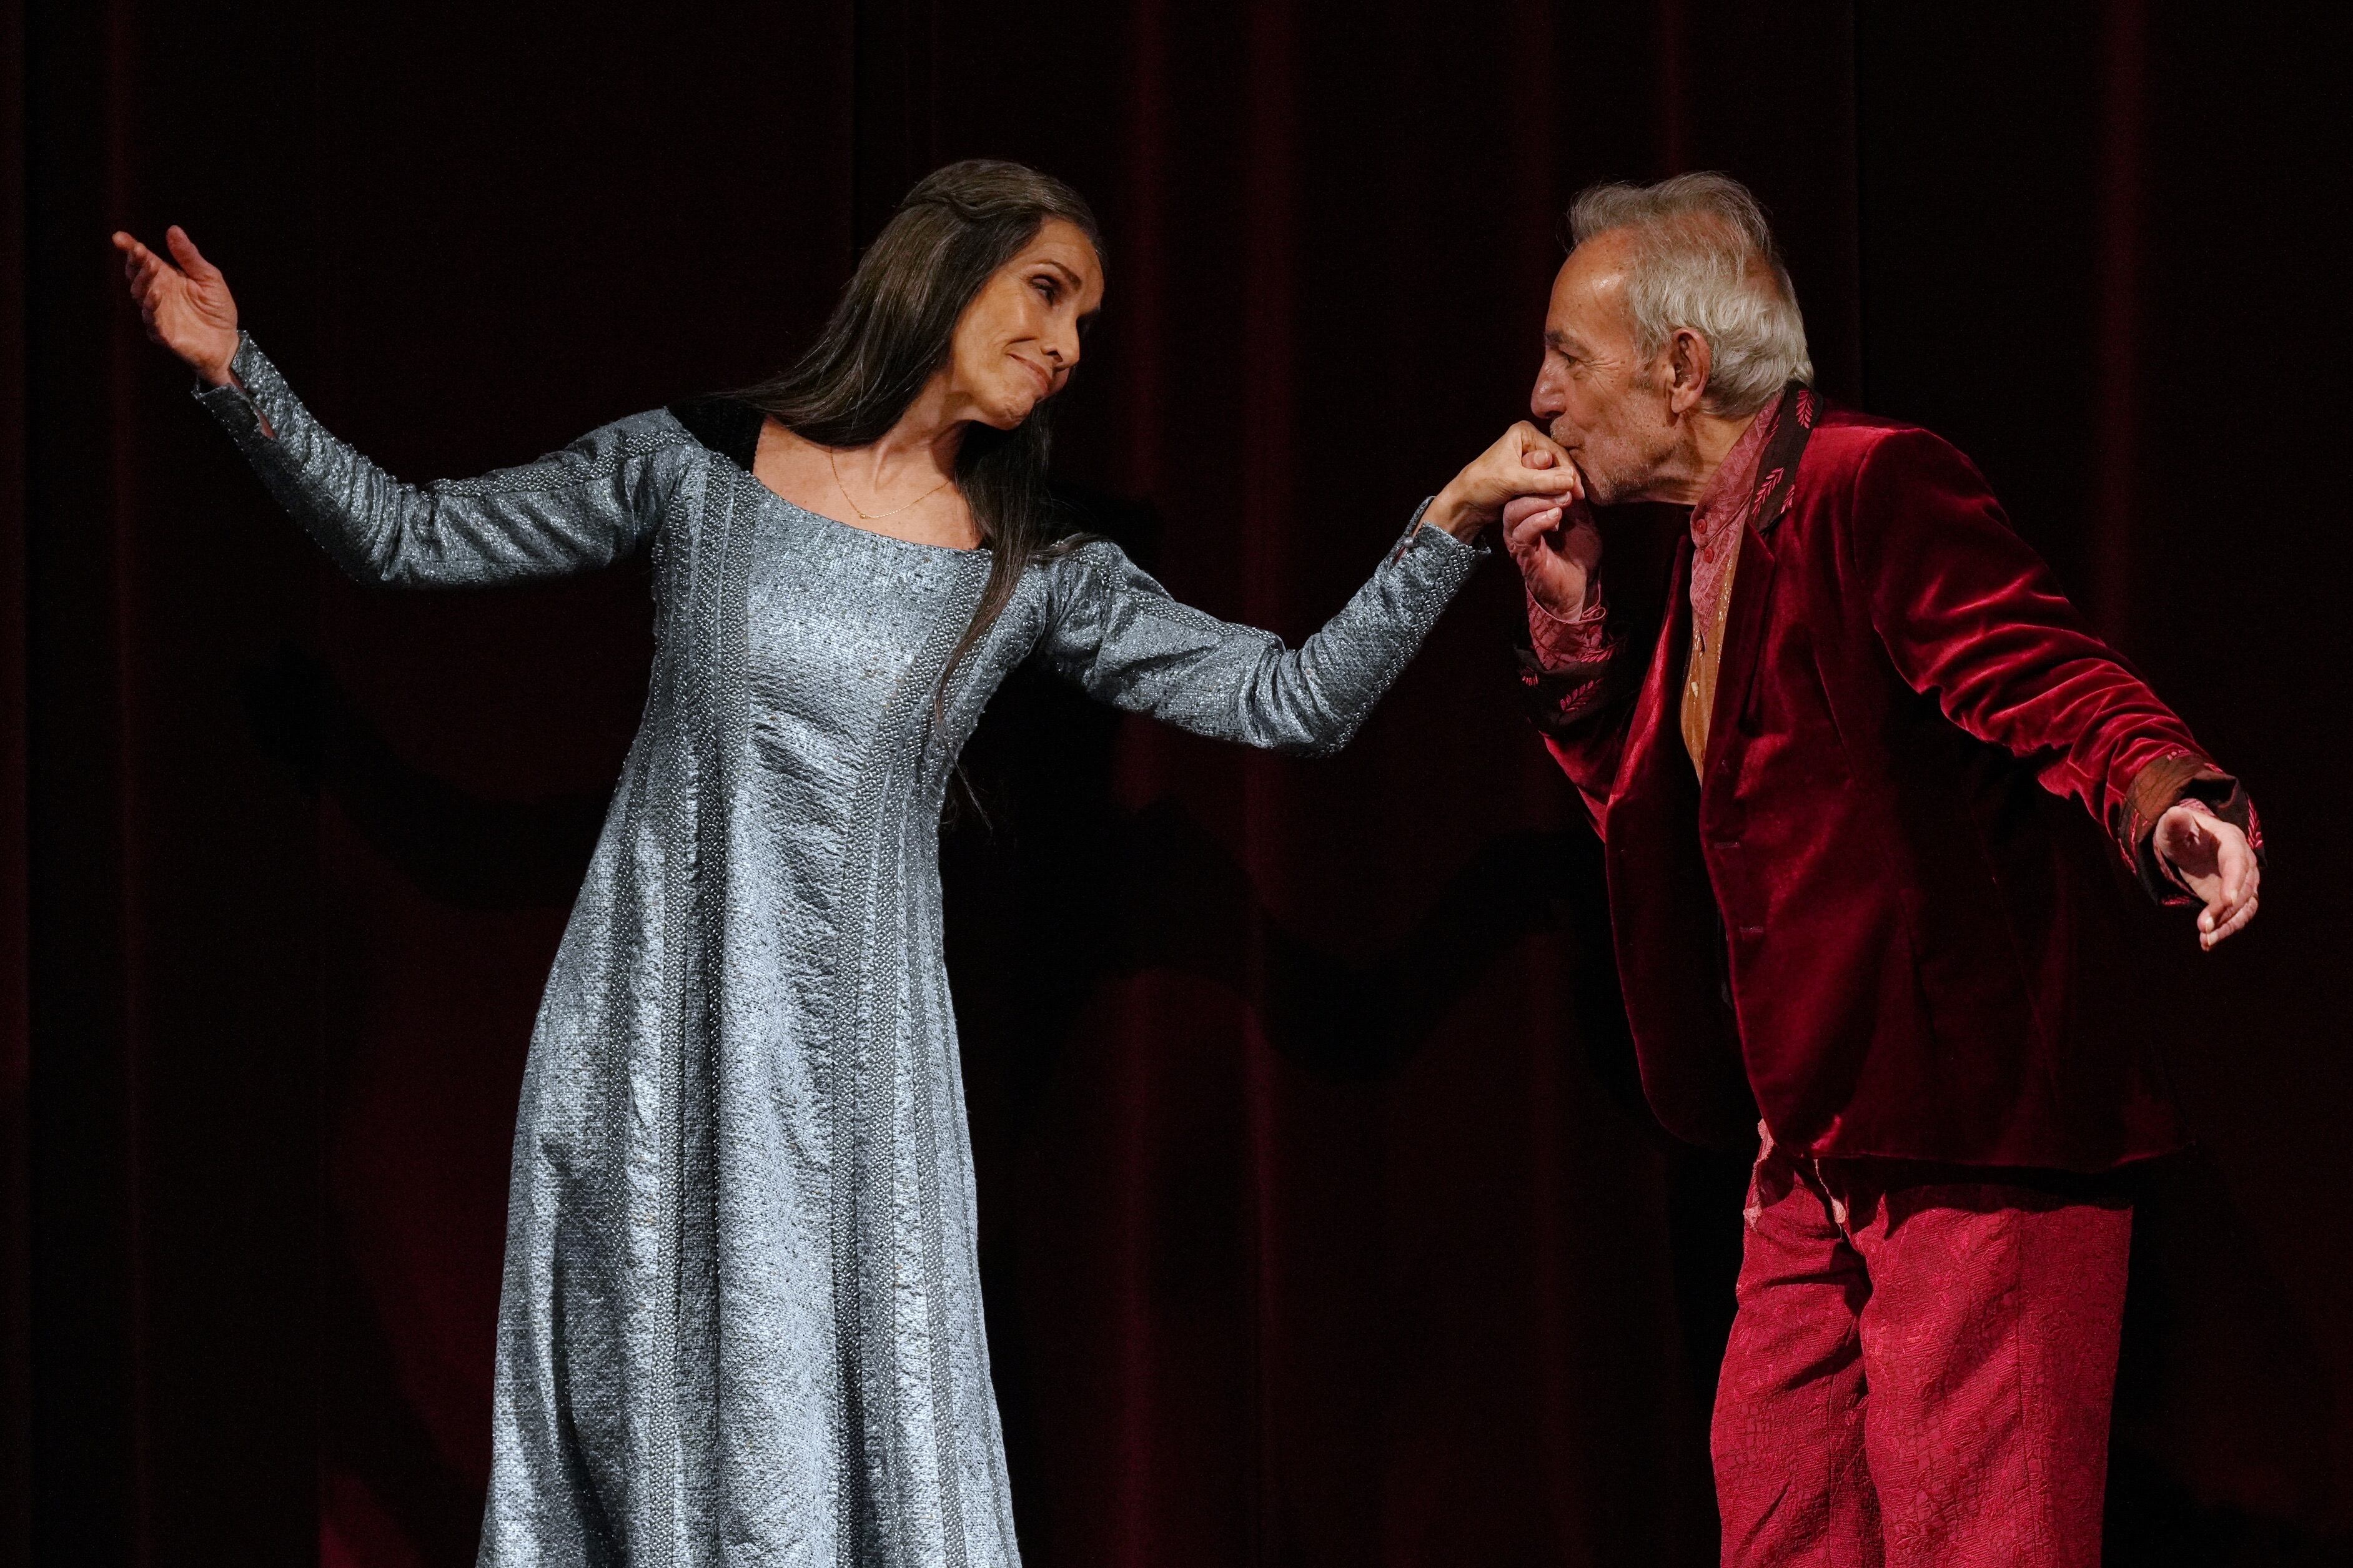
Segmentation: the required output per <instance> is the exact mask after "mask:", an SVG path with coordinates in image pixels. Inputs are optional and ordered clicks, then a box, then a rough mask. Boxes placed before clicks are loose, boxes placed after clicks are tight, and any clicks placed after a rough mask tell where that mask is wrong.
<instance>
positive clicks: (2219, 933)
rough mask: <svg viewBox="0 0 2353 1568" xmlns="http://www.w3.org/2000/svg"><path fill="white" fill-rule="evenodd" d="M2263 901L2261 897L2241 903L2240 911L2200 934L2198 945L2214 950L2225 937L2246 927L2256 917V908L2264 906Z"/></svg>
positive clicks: (2207, 950)
mask: <svg viewBox="0 0 2353 1568" xmlns="http://www.w3.org/2000/svg"><path fill="white" fill-rule="evenodd" d="M2262 902H2263V900H2260V899H2249V900H2247V901H2246V902H2245V903H2243V904H2241V905H2240V906H2239V910H2238V913H2236V914H2234V915H2232V917H2231V918H2230V919H2229V920H2227V921H2223V922H2222V924H2221V926H2220V927H2219V928H2217V929H2216V930H2214V931H2207V932H2205V933H2204V934H2202V935H2200V937H2199V939H2198V945H2199V946H2200V948H2202V949H2204V950H2205V951H2206V952H2213V951H2214V949H2215V948H2216V947H2217V946H2218V945H2220V944H2221V942H2222V941H2223V940H2224V939H2225V938H2227V937H2232V936H2235V935H2237V934H2238V933H2239V932H2240V931H2242V930H2244V929H2245V928H2246V924H2247V922H2248V921H2251V920H2253V919H2254V918H2255V910H2257V909H2259V908H2260V907H2262Z"/></svg>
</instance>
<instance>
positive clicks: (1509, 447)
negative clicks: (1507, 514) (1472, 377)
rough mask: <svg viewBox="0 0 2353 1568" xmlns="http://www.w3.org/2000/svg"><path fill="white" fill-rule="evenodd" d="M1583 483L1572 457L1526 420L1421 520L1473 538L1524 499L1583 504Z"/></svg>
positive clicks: (1453, 484) (1451, 486)
mask: <svg viewBox="0 0 2353 1568" xmlns="http://www.w3.org/2000/svg"><path fill="white" fill-rule="evenodd" d="M1584 494H1585V485H1584V480H1583V479H1580V478H1579V477H1578V475H1577V466H1576V465H1575V464H1574V463H1571V462H1570V461H1569V460H1568V454H1567V452H1564V451H1562V450H1561V449H1560V447H1557V446H1556V445H1555V444H1554V443H1553V440H1552V437H1549V436H1546V434H1545V433H1544V432H1543V431H1541V430H1539V429H1537V428H1536V427H1535V426H1533V425H1531V424H1529V423H1527V421H1525V420H1522V421H1521V422H1520V423H1519V424H1517V425H1514V426H1512V427H1511V428H1510V429H1508V430H1506V431H1504V434H1503V437H1502V438H1501V439H1499V440H1498V441H1496V443H1495V444H1494V445H1493V446H1492V447H1488V448H1487V449H1486V450H1485V451H1483V452H1482V453H1480V454H1479V456H1478V457H1476V458H1473V459H1472V462H1471V465H1470V467H1468V468H1464V469H1463V470H1462V471H1461V473H1459V474H1457V475H1455V476H1454V478H1453V479H1450V480H1449V481H1447V486H1446V488H1445V489H1442V490H1440V491H1439V492H1438V498H1437V499H1436V500H1433V501H1431V502H1430V510H1428V511H1427V512H1424V513H1423V514H1422V521H1424V522H1425V523H1428V524H1430V526H1432V527H1435V528H1442V529H1444V530H1445V531H1447V532H1449V533H1451V534H1452V535H1453V536H1454V537H1455V538H1457V539H1466V540H1467V539H1469V538H1470V537H1471V536H1472V534H1475V533H1477V532H1478V531H1480V530H1481V529H1482V528H1484V527H1486V526H1487V525H1488V524H1489V523H1491V522H1494V521H1497V520H1498V519H1500V518H1501V517H1502V516H1503V515H1504V507H1505V506H1506V505H1507V504H1508V503H1510V502H1511V501H1514V500H1517V499H1519V498H1520V497H1522V496H1536V497H1545V498H1556V499H1559V500H1562V501H1563V502H1564V503H1565V502H1566V501H1567V500H1570V499H1577V500H1581V499H1582V498H1583V496H1584Z"/></svg>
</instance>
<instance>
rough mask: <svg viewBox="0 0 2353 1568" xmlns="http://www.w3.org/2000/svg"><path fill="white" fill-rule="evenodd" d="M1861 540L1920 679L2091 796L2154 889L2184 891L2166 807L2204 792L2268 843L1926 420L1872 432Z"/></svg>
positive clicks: (2088, 805) (1878, 614) (1872, 586)
mask: <svg viewBox="0 0 2353 1568" xmlns="http://www.w3.org/2000/svg"><path fill="white" fill-rule="evenodd" d="M1854 484H1855V492H1854V505H1853V509H1852V513H1851V519H1852V521H1851V527H1852V548H1853V552H1854V559H1855V563H1856V565H1857V567H1858V569H1859V570H1860V572H1861V573H1862V580H1863V582H1864V584H1866V585H1867V592H1868V595H1869V600H1870V614H1871V623H1872V626H1873V629H1874V630H1875V631H1876V632H1877V634H1878V637H1879V639H1880V642H1881V643H1882V645H1883V647H1885V648H1886V650H1887V654H1888V657H1889V658H1891V659H1892V660H1893V661H1894V665H1895V668H1896V671H1897V672H1898V673H1899V674H1900V675H1901V676H1902V677H1903V678H1904V679H1905V682H1906V683H1908V684H1909V685H1910V686H1911V687H1912V688H1913V689H1915V690H1917V691H1920V692H1922V693H1924V694H1926V695H1927V696H1930V697H1932V698H1934V699H1935V700H1936V704H1937V706H1938V708H1939V709H1941V710H1943V712H1944V714H1945V716H1946V717H1947V719H1949V720H1951V721H1953V722H1954V723H1955V724H1957V725H1959V726H1960V727H1961V728H1962V729H1963V730H1966V731H1968V732H1969V733H1970V734H1972V735H1974V736H1976V737H1977V738H1978V739H1979V740H1981V741H1986V742H1991V743H1992V744H1994V745H1998V746H2000V747H2003V748H2004V749H2006V750H2007V751H2009V752H2011V753H2012V754H2013V755H2016V756H2018V757H2020V758H2021V759H2024V760H2025V761H2027V762H2028V763H2031V764H2032V765H2033V766H2034V768H2035V770H2036V776H2037V777H2038V778H2039V779H2040V780H2041V782H2042V786H2043V787H2044V788H2046V789H2048V790H2050V791H2052V793H2053V794H2055V795H2063V796H2066V797H2069V798H2072V799H2073V800H2076V801H2078V802H2080V803H2081V804H2082V805H2083V806H2084V809H2085V810H2087V811H2089V812H2090V813H2091V814H2092V815H2093V816H2094V818H2095V819H2096V820H2097V821H2099V822H2100V823H2101V824H2102V825H2103V826H2105V828H2106V829H2107V831H2108V833H2109V835H2110V836H2111V837H2112V838H2113V839H2114V840H2115V843H2116V850H2117V853H2118V854H2119V855H2121V856H2122V857H2123V858H2124V860H2125V862H2126V866H2127V867H2128V868H2130V869H2131V870H2132V872H2133V873H2134V874H2135V875H2136V876H2137V878H2138V879H2140V881H2141V883H2142V885H2143V886H2144V887H2146V888H2147V889H2148V890H2149V892H2150V893H2151V894H2152V895H2153V896H2155V897H2157V898H2158V899H2160V900H2165V901H2168V902H2179V901H2184V900H2185V897H2186V896H2185V895H2184V894H2183V893H2182V891H2181V890H2180V889H2179V888H2178V887H2177V886H2176V885H2175V884H2174V883H2173V882H2172V881H2171V880H2170V879H2169V878H2168V876H2167V875H2166V873H2165V871H2164V868H2162V867H2160V866H2159V865H2158V863H2157V858H2156V857H2155V855H2154V854H2153V853H2152V851H2151V849H2150V838H2151V836H2152V835H2153V833H2154V831H2155V828H2156V826H2157V819H2158V817H2159V816H2162V815H2163V814H2164V813H2165V811H2166V810H2167V809H2168V807H2170V806H2171V805H2174V804H2175V803H2176V802H2178V801H2179V800H2182V799H2184V798H2188V797H2191V796H2194V797H2196V798H2199V799H2200V800H2202V801H2204V802H2205V803H2206V804H2207V805H2209V806H2210V807H2211V808H2212V809H2213V810H2214V812H2215V814H2216V815H2217V816H2221V817H2223V818H2224V819H2225V820H2227V821H2230V822H2232V823H2234V824H2236V825H2237V826H2239V827H2240V828H2241V829H2242V831H2244V832H2245V833H2246V834H2247V837H2248V839H2249V841H2250V842H2251V843H2253V844H2254V845H2255V846H2256V847H2257V848H2258V849H2259V850H2260V848H2261V847H2262V829H2261V826H2260V825H2259V823H2258V822H2257V820H2256V818H2255V815H2254V810H2253V805H2252V804H2251V803H2250V802H2249V801H2248V799H2247V797H2246V793H2245V791H2244V790H2242V788H2241V787H2240V785H2239V783H2238V781H2237V780H2235V779H2233V778H2232V777H2231V776H2230V775H2229V774H2227V773H2223V772H2222V771H2221V770H2220V769H2219V768H2217V767H2215V766H2214V765H2213V763H2211V760H2209V758H2208V757H2207V755H2206V753H2205V752H2204V750H2203V749H2202V748H2201V747H2200V745H2199V744H2198V742H2197V741H2196V739H2195V738H2194V737H2192V736H2191V734H2190V733H2189V726H2188V725H2186V724H2184V723H2183V722H2182V721H2181V719H2180V718H2179V716H2178V715H2177V714H2176V713H2175V712H2174V711H2173V710H2171V709H2170V708H2168V707H2167V706H2166V705H2165V704H2164V702H2162V701H2160V700H2158V696H2157V694H2156V693H2155V692H2154V691H2152V690H2150V689H2149V688H2148V686H2147V682H2145V681H2143V680H2142V679H2140V677H2139V676H2138V675H2137V674H2136V673H2135V672H2134V671H2133V670H2132V669H2131V668H2128V667H2127V666H2126V664H2125V662H2124V660H2123V659H2122V658H2119V657H2118V656H2117V655H2116V653H2115V651H2114V650H2112V649H2111V648H2109V647H2108V646H2107V645H2106V644H2105V643H2104V642H2102V641H2101V640H2100V639H2099V637H2096V636H2095V635H2094V633H2093V632H2092V630H2091V629H2090V627H2089V626H2088V625H2087V624H2086V623H2085V622H2084V617H2083V616H2082V615H2081V614H2079V613H2078V612H2077V610H2076V609H2075V607H2074V605H2072V604H2070V603H2069V602H2068V601H2067V598H2066V596H2065V595H2063V594H2062V593H2061V592H2060V589H2059V584H2058V582H2057V580H2056V579H2055V578H2054V577H2052V574H2051V570H2050V568H2049V567H2048V566H2046V565H2045V564H2044V563H2043V562H2042V558H2041V557H2040V556H2038V555H2036V554H2035V553H2034V552H2033V551H2032V550H2031V549H2030V548H2028V546H2027V544H2026V542H2024V541H2023V540H2021V539H2020V538H2019V537H2018V535H2017V534H2016V533H2014V532H2012V531H2011V530H2010V524H2009V522H2008V521H2007V520H2006V519H2005V518H2004V517H2003V515H2002V511H2001V507H2000V503H1999V502H1997V501H1996V500H1994V497H1993V492H1992V490H1991V489H1989V487H1988V486H1987V484H1986V482H1985V479H1984V478H1983V476H1981V475H1980V474H1978V471H1977V469H1976V468H1975V467H1974V466H1972V465H1971V464H1970V462H1969V461H1968V458H1964V457H1962V456H1961V454H1960V453H1959V452H1957V451H1956V450H1955V449H1954V448H1953V447H1950V446H1949V445H1947V443H1946V442H1944V441H1943V440H1941V439H1939V438H1938V437H1936V436H1934V435H1931V434H1930V433H1928V432H1927V431H1925V430H1898V431H1893V432H1890V433H1889V434H1887V435H1886V436H1884V437H1882V438H1881V439H1880V440H1879V441H1878V442H1876V443H1875V444H1874V445H1873V447H1872V449H1871V450H1870V452H1869V453H1868V454H1866V456H1865V457H1864V458H1863V460H1862V464H1861V466H1860V467H1859V468H1858V469H1857V472H1856V477H1855V481H1854Z"/></svg>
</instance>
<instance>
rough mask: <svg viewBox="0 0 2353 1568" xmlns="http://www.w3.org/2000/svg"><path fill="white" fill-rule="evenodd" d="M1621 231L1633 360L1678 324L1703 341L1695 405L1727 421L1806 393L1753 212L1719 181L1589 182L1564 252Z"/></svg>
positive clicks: (1773, 257)
mask: <svg viewBox="0 0 2353 1568" xmlns="http://www.w3.org/2000/svg"><path fill="white" fill-rule="evenodd" d="M1618 229H1625V230H1627V231H1629V232H1630V235H1631V236H1632V238H1633V244H1634V256H1633V261H1632V263H1631V265H1630V267H1629V268H1628V269H1627V274H1626V303H1627V306H1628V308H1629V309H1630V310H1631V311H1632V313H1633V317H1634V333H1635V340H1636V342H1638V343H1639V345H1640V346H1641V352H1642V357H1643V358H1644V359H1645V360H1648V359H1651V358H1652V357H1654V356H1655V355H1657V353H1659V351H1660V350H1661V349H1662V348H1664V347H1665V346H1666V342H1667V339H1668V337H1669V336H1670V335H1671V334H1672V332H1673V331H1675V329H1676V328H1678V327H1688V328H1690V329H1691V330H1692V331H1695V332H1697V333H1698V334H1699V335H1700V336H1701V337H1703V338H1705V339H1706V340H1707V346H1708V353H1709V362H1710V363H1709V369H1708V375H1707V393H1706V395H1705V397H1704V399H1703V400H1702V406H1703V407H1704V408H1706V409H1707V411H1708V412H1709V413H1711V414H1715V415H1719V416H1725V417H1726V418H1738V417H1740V416H1743V415H1747V414H1754V413H1756V412H1757V410H1758V409H1760V408H1762V407H1764V406H1765V405H1767V404H1768V403H1770V402H1772V401H1773V398H1774V396H1775V395H1776V394H1778V392H1779V391H1780V390H1781V388H1782V386H1783V385H1784V384H1787V383H1789V382H1792V381H1802V382H1806V383H1809V384H1810V383H1811V382H1812V381H1813V379H1814V362H1813V361H1812V360H1811V359H1810V358H1809V357H1808V356H1807V353H1806V321H1805V318H1804V317H1803V316H1802V315H1800V314H1799V312H1798V291H1797V289H1795V288H1793V287H1792V286H1791V285H1790V282H1789V271H1788V268H1786V267H1784V266H1782V265H1781V252H1780V248H1779V247H1778V246H1776V245H1775V244H1774V243H1773V230H1772V228H1771V227H1770V226H1768V225H1767V223H1766V221H1765V209H1764V208H1763V207H1761V206H1759V205H1757V198H1756V197H1755V196H1753V195H1749V194H1748V187H1747V186H1746V185H1744V184H1741V183H1740V182H1739V181H1737V180H1736V179H1734V178H1732V177H1731V176H1730V175H1728V174H1677V175H1676V176H1675V177H1674V178H1673V179H1672V180H1662V181H1660V182H1659V183H1658V184H1655V185H1631V184H1607V185H1593V186H1590V187H1588V189H1587V190H1586V191H1585V192H1584V193H1583V194H1581V195H1578V197H1577V202H1576V204H1575V205H1572V206H1571V207H1570V208H1569V209H1568V232H1569V239H1570V243H1571V244H1572V245H1583V244H1584V243H1585V242H1586V241H1587V240H1588V239H1591V238H1593V237H1595V236H1596V235H1601V234H1609V233H1610V232H1612V231H1614V230H1618Z"/></svg>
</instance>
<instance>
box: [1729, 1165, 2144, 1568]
mask: <svg viewBox="0 0 2353 1568" xmlns="http://www.w3.org/2000/svg"><path fill="white" fill-rule="evenodd" d="M1746 1226H1747V1232H1746V1244H1745V1247H1744V1252H1743V1257H1742V1258H1741V1264H1740V1282H1739V1286H1738V1292H1739V1300H1740V1311H1739V1315H1738V1316H1737V1317H1736V1318H1735V1319H1734V1320H1733V1325H1732V1341H1731V1343H1730V1345H1729V1346H1728V1347H1727V1348H1726V1350H1725V1358H1724V1372H1723V1374H1722V1376H1721V1378H1720V1379H1719V1380H1718V1382H1717V1384H1716V1394H1715V1426H1714V1429H1713V1432H1712V1434H1711V1442H1710V1447H1711V1448H1712V1450H1713V1453H1714V1456H1715V1489H1716V1502H1717V1507H1718V1510H1720V1512H1721V1513H1722V1515H1723V1520H1724V1559H1723V1562H1724V1568H1787V1565H1788V1564H1791V1563H1807V1564H1810V1565H1814V1568H2098V1564H2099V1562H2100V1497H2101V1490H2102V1482H2103V1481H2104V1480H2105V1477H2106V1472H2107V1466H2106V1462H2105V1461H2106V1458H2107V1441H2106V1439H2107V1430H2108V1397H2109V1391H2110V1388H2111V1387H2112V1385H2113V1384H2114V1383H2115V1381H2116V1328H2117V1323H2118V1321H2119V1319H2120V1317H2121V1316H2122V1311H2123V1307H2124V1300H2125V1283H2126V1257H2127V1255H2128V1254H2129V1252H2130V1250H2131V1243H2132V1205H2130V1203H2129V1202H2127V1201H2126V1198H2125V1196H2124V1195H2123V1193H2122V1192H2121V1190H2120V1184H2116V1183H2113V1182H2110V1183H2105V1184H2103V1183H2099V1182H2096V1181H2092V1182H2076V1183H2073V1184H2068V1183H2063V1182H2062V1183H2046V1184H2042V1185H2037V1186H2021V1185H2018V1184H2013V1183H2008V1182H2003V1181H1999V1180H1996V1181H1986V1180H1979V1179H1975V1178H1973V1177H1972V1176H1971V1174H1970V1173H1968V1172H1962V1171H1952V1170H1944V1171H1936V1170H1926V1169H1922V1168H1920V1167H1916V1166H1914V1167H1906V1166H1902V1165H1894V1164H1891V1163H1889V1162H1885V1161H1878V1160H1862V1161H1839V1160H1821V1161H1817V1160H1812V1159H1808V1158H1805V1157H1803V1156H1796V1155H1792V1154H1791V1153H1790V1152H1788V1150H1786V1149H1780V1148H1776V1147H1772V1146H1770V1145H1768V1146H1767V1148H1766V1149H1765V1151H1764V1152H1762V1153H1761V1154H1760V1155H1759V1156H1758V1158H1757V1169H1756V1173H1755V1175H1754V1177H1753V1178H1752V1179H1751V1182H1750V1184H1749V1189H1748V1202H1747V1205H1746Z"/></svg>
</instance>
